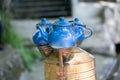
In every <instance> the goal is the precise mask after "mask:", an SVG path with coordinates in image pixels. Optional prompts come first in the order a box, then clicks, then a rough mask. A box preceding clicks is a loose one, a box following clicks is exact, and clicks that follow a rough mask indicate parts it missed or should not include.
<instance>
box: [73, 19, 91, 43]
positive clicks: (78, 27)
mask: <svg viewBox="0 0 120 80" xmlns="http://www.w3.org/2000/svg"><path fill="white" fill-rule="evenodd" d="M72 27H73V30H74V32H75V34H76V36H77V35H79V37H78V38H77V40H76V41H77V42H82V41H83V40H84V39H87V38H89V37H91V36H92V34H93V30H92V29H91V28H90V27H86V25H82V24H81V22H80V21H79V19H78V18H75V19H74V21H73V24H72ZM85 31H89V34H88V35H87V36H86V35H85Z"/></svg>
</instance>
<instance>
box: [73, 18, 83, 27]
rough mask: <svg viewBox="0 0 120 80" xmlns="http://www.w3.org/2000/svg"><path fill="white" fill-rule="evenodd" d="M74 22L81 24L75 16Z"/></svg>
mask: <svg viewBox="0 0 120 80" xmlns="http://www.w3.org/2000/svg"><path fill="white" fill-rule="evenodd" d="M74 23H75V24H81V26H82V23H81V22H80V21H79V19H78V18H75V19H74Z"/></svg>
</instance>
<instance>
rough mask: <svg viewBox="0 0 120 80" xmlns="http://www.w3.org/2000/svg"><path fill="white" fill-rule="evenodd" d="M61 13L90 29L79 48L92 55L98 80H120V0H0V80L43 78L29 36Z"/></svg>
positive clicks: (56, 18)
mask: <svg viewBox="0 0 120 80" xmlns="http://www.w3.org/2000/svg"><path fill="white" fill-rule="evenodd" d="M61 16H62V17H65V19H66V20H68V21H71V20H73V19H74V18H79V20H80V21H81V22H82V23H83V24H85V25H87V26H90V27H92V28H93V31H94V34H93V36H92V37H91V38H89V39H86V40H84V41H83V42H82V45H81V46H79V47H80V48H83V49H84V50H86V51H88V52H90V53H91V54H93V55H94V56H95V60H96V75H97V80H120V69H119V68H120V66H119V64H120V62H119V59H120V57H119V54H120V27H119V26H120V0H0V80H44V73H43V72H44V71H43V70H44V66H43V62H42V61H41V55H40V53H39V51H38V49H37V47H36V46H35V45H34V43H33V41H32V35H33V33H34V31H35V30H36V24H37V23H39V22H40V21H41V19H42V18H47V20H49V21H51V22H52V23H53V22H54V21H56V20H58V18H59V17H61Z"/></svg>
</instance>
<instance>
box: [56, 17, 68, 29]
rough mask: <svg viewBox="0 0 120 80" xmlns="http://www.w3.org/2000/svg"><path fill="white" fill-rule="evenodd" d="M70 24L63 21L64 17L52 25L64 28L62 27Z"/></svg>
mask: <svg viewBox="0 0 120 80" xmlns="http://www.w3.org/2000/svg"><path fill="white" fill-rule="evenodd" d="M69 25H70V23H69V22H68V21H66V20H65V19H64V17H60V19H59V21H57V22H55V23H54V26H57V27H64V26H69Z"/></svg>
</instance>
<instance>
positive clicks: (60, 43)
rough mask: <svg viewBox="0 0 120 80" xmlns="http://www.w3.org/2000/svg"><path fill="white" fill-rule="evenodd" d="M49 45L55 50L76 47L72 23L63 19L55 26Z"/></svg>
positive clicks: (49, 38) (50, 35)
mask: <svg viewBox="0 0 120 80" xmlns="http://www.w3.org/2000/svg"><path fill="white" fill-rule="evenodd" d="M48 43H49V45H50V46H51V47H53V48H69V47H73V46H75V43H76V42H75V36H74V32H73V30H72V28H71V26H70V23H69V22H68V21H66V20H65V19H64V18H63V17H61V18H60V19H59V21H57V22H55V23H54V25H53V30H52V31H51V32H50V33H49V35H48Z"/></svg>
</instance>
